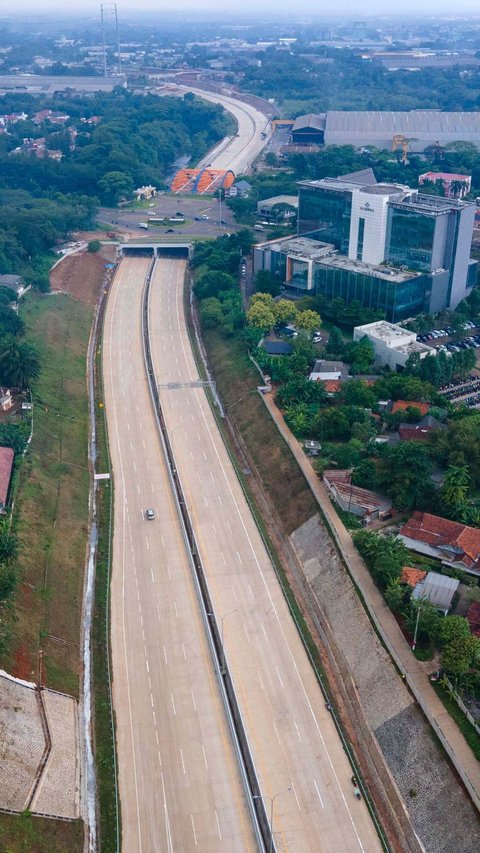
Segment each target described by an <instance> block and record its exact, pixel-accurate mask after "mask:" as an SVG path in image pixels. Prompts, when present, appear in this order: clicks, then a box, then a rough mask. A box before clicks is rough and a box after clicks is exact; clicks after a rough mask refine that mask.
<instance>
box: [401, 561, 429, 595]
mask: <svg viewBox="0 0 480 853" xmlns="http://www.w3.org/2000/svg"><path fill="white" fill-rule="evenodd" d="M426 576H427V573H426V572H424V571H422V569H414V568H413V567H412V566H404V567H403V569H402V575H401V577H400V581H401V583H406V584H408V586H411V587H412V589H415V587H416V585H417V583H419V582H420V581H423V580H424V578H426Z"/></svg>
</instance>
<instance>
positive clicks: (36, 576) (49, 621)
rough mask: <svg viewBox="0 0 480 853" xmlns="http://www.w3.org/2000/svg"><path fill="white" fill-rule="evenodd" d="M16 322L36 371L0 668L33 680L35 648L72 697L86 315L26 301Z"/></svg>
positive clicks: (49, 679) (83, 491)
mask: <svg viewBox="0 0 480 853" xmlns="http://www.w3.org/2000/svg"><path fill="white" fill-rule="evenodd" d="M20 317H21V321H22V322H23V323H24V324H25V329H26V332H27V334H28V336H29V340H30V341H31V342H32V344H33V345H34V346H35V351H36V353H38V358H39V361H40V363H41V366H42V367H41V372H40V374H39V376H38V379H37V380H36V381H35V382H34V383H33V389H32V394H33V403H34V432H33V438H32V442H31V445H30V448H29V452H28V454H27V456H26V457H25V460H24V462H23V464H22V466H21V467H20V469H19V471H18V478H17V480H16V485H15V495H14V496H15V515H14V524H13V532H14V534H15V536H17V537H18V540H19V549H18V550H19V556H18V559H19V562H20V565H21V583H20V584H19V586H18V587H17V591H16V595H15V607H14V611H13V612H12V618H11V620H10V641H9V644H8V651H6V652H5V651H4V653H3V655H2V666H3V667H4V668H6V669H7V670H8V671H10V672H12V673H13V674H14V675H17V676H19V677H21V678H27V679H32V677H35V676H36V674H37V663H38V651H39V649H40V648H42V649H43V650H44V670H45V680H46V683H47V685H48V686H49V687H53V688H55V689H57V690H61V691H64V692H66V693H71V694H73V695H75V696H78V677H79V671H80V652H79V639H80V614H81V606H82V589H83V571H84V563H85V545H86V533H87V524H88V467H87V430H88V411H87V400H86V386H85V354H86V347H87V342H88V336H89V332H90V324H91V319H92V309H91V308H90V307H89V306H86V305H84V304H83V303H81V302H79V301H76V300H73V299H71V298H70V297H68V296H65V295H58V296H56V297H54V298H51V299H45V298H44V297H43V298H42V297H40V296H37V295H34V294H29V295H27V297H25V300H24V303H23V304H22V306H21V311H20ZM23 429H25V427H23Z"/></svg>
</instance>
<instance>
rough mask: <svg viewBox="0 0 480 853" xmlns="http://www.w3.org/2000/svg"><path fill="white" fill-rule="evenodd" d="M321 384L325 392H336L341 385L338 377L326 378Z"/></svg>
mask: <svg viewBox="0 0 480 853" xmlns="http://www.w3.org/2000/svg"><path fill="white" fill-rule="evenodd" d="M322 384H323V387H324V388H325V391H326V392H327V394H336V393H337V391H340V388H341V387H342V383H341V382H340V379H327V380H326V381H325V382H323V383H322Z"/></svg>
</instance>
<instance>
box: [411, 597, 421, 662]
mask: <svg viewBox="0 0 480 853" xmlns="http://www.w3.org/2000/svg"><path fill="white" fill-rule="evenodd" d="M421 610H422V602H421V601H420V602H419V604H418V608H417V618H416V621H415V631H414V634H413V643H412V652H414V651H415V649H416V646H417V633H418V623H419V622H420V613H421Z"/></svg>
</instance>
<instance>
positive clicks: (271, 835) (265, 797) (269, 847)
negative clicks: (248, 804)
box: [252, 786, 292, 853]
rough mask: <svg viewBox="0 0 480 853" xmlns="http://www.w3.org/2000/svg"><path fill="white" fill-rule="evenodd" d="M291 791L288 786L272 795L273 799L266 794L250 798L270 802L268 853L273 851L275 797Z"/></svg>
mask: <svg viewBox="0 0 480 853" xmlns="http://www.w3.org/2000/svg"><path fill="white" fill-rule="evenodd" d="M291 790H292V789H291V787H290V786H289V787H288V788H282V790H281V791H277V793H276V794H274V795H273V797H269V796H268V794H254V795H253V797H252V799H253V800H270V844H269V845H268V851H269V853H272V851H273V806H274V803H275V800H276V799H277V797H279V796H280V794H286V793H287V791H291Z"/></svg>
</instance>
